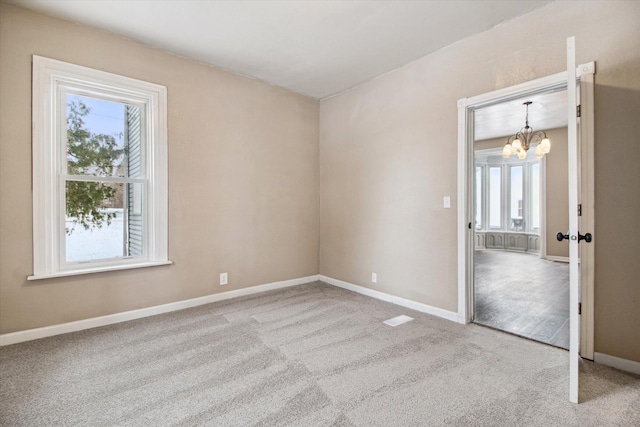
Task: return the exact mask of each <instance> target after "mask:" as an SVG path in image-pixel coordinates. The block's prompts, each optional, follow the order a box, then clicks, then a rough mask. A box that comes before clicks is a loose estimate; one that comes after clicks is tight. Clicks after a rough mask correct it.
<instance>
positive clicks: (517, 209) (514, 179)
mask: <svg viewBox="0 0 640 427" xmlns="http://www.w3.org/2000/svg"><path fill="white" fill-rule="evenodd" d="M522 169H523V168H522V166H511V167H510V168H509V170H510V172H511V174H510V176H509V186H510V187H511V191H510V195H509V213H510V215H509V229H510V230H513V231H522V230H524V218H523V217H522V199H523V188H522V182H523V176H522Z"/></svg>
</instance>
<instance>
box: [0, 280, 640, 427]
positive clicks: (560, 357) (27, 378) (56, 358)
mask: <svg viewBox="0 0 640 427" xmlns="http://www.w3.org/2000/svg"><path fill="white" fill-rule="evenodd" d="M400 314H406V315H409V316H411V317H414V318H415V320H413V321H411V322H409V323H405V324H403V325H400V326H397V327H390V326H387V325H384V324H383V323H382V322H383V321H384V320H386V319H389V318H391V317H394V316H397V315H400ZM567 361H568V353H567V352H566V351H564V350H561V349H557V348H553V347H550V346H546V345H544V344H539V343H535V342H532V341H528V340H525V339H522V338H518V337H515V336H512V335H508V334H504V333H501V332H498V331H495V330H492V329H488V328H483V327H481V326H477V325H466V326H465V325H459V324H456V323H453V322H450V321H447V320H443V319H439V318H436V317H432V316H429V315H425V314H421V313H417V312H414V311H411V310H408V309H405V308H402V307H399V306H395V305H392V304H389V303H385V302H381V301H377V300H374V299H371V298H367V297H365V296H361V295H358V294H355V293H352V292H348V291H345V290H342V289H339V288H335V287H332V286H329V285H326V284H323V283H311V284H307V285H302V286H297V287H293V288H287V289H284V290H279V291H273V292H268V293H263V294H259V295H254V296H249V297H243V298H238V299H234V300H228V301H223V302H220V303H215V304H209V305H206V306H201V307H198V308H194V309H189V310H184V311H180V312H175V313H170V314H165V315H160V316H155V317H151V318H146V319H141V320H136V321H131V322H127V323H121V324H118V325H113V326H108V327H103V328H98V329H92V330H88V331H83V332H77V333H73V334H67V335H62V336H57V337H52V338H46V339H42V340H38V341H32V342H27V343H22V344H16V345H12V346H7V347H3V348H0V380H1V383H0V399H1V400H0V425H2V426H67V425H82V426H113V425H131V426H169V425H171V426H172V425H176V426H194V425H212V426H247V425H262V426H274V425H299V426H316V425H317V426H332V425H333V426H349V425H359V426H371V425H379V426H399V425H403V426H409V425H412V426H416V425H444V424H446V425H544V426H550V425H563V426H570V425H629V426H638V425H640V377H638V376H634V375H630V374H626V373H623V372H620V371H617V370H614V369H610V368H606V367H603V366H598V365H594V364H592V363H589V362H584V363H582V372H581V383H582V387H581V393H580V398H581V401H582V402H583V403H582V404H580V405H573V404H570V403H569V402H568V400H567V399H568V366H567V363H568V362H567Z"/></svg>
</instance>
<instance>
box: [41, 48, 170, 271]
mask: <svg viewBox="0 0 640 427" xmlns="http://www.w3.org/2000/svg"><path fill="white" fill-rule="evenodd" d="M166 104H167V92H166V88H165V87H164V86H160V85H156V84H152V83H147V82H143V81H140V80H135V79H131V78H128V77H123V76H118V75H115V74H110V73H106V72H103V71H98V70H93V69H89V68H86V67H81V66H77V65H73V64H68V63H65V62H61V61H56V60H52V59H48V58H43V57H39V56H34V57H33V121H34V123H33V129H34V131H33V132H34V133H33V228H34V234H33V245H34V274H33V276H30V277H29V279H32V280H33V279H39V278H46V277H57V276H64V275H71V274H83V273H89V272H98V271H107V270H115V269H123V268H136V267H146V266H151V265H159V264H167V263H169V260H168V248H167V240H168V222H167V181H168V178H167V132H166V111H167V108H166Z"/></svg>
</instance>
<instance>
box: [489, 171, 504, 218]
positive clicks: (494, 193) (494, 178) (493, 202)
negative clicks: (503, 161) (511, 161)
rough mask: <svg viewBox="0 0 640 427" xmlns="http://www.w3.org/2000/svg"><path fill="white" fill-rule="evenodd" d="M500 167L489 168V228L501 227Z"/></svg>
mask: <svg viewBox="0 0 640 427" xmlns="http://www.w3.org/2000/svg"><path fill="white" fill-rule="evenodd" d="M501 217H502V168H501V167H490V168H489V228H493V229H500V228H502V218H501Z"/></svg>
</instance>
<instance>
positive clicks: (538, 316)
mask: <svg viewBox="0 0 640 427" xmlns="http://www.w3.org/2000/svg"><path fill="white" fill-rule="evenodd" d="M474 268H475V319H474V322H475V323H478V324H481V325H484V326H489V327H492V328H496V329H500V330H503V331H505V332H509V333H513V334H516V335H520V336H523V337H526V338H530V339H533V340H536V341H541V342H544V343H547V344H551V345H554V346H557V347H561V348H566V349H568V348H569V264H566V263H561V262H554V261H548V260H544V259H540V258H539V257H538V255H536V254H526V253H517V252H506V251H499V250H479V251H475V256H474Z"/></svg>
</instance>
